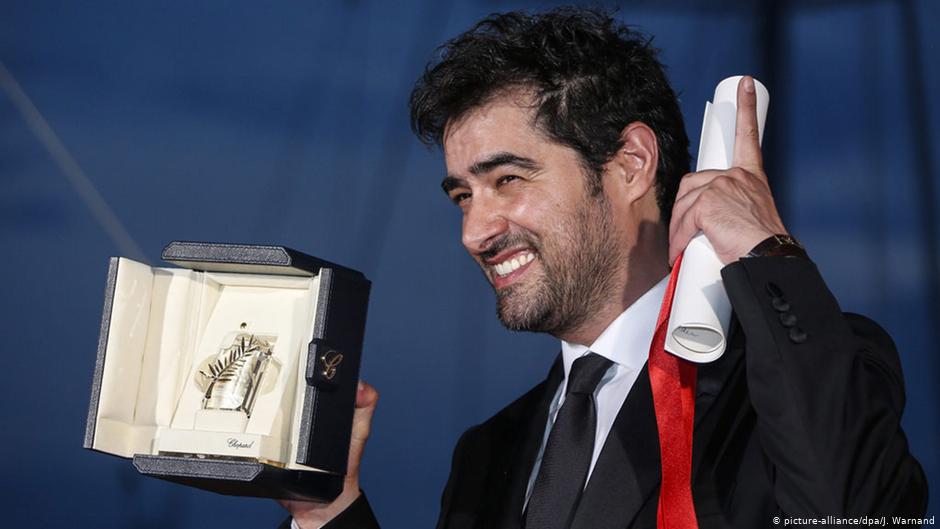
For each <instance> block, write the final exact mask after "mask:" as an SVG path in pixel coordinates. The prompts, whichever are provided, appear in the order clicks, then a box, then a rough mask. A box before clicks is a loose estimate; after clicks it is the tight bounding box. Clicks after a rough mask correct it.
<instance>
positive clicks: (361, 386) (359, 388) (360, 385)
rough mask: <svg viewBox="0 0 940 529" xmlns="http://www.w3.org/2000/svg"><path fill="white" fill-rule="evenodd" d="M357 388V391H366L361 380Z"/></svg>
mask: <svg viewBox="0 0 940 529" xmlns="http://www.w3.org/2000/svg"><path fill="white" fill-rule="evenodd" d="M357 388H358V389H357V391H362V390H364V389H366V387H365V386H363V385H362V381H361V380H360V381H359V385H358V386H357Z"/></svg>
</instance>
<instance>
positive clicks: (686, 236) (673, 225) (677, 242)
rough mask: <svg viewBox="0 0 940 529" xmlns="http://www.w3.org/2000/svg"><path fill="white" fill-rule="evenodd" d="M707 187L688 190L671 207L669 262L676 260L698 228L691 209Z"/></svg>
mask: <svg viewBox="0 0 940 529" xmlns="http://www.w3.org/2000/svg"><path fill="white" fill-rule="evenodd" d="M707 189H708V187H707V186H702V187H699V188H698V189H695V190H693V191H690V192H689V193H687V194H686V195H685V197H683V198H682V201H681V203H680V202H676V207H675V209H673V216H672V221H671V222H670V223H669V264H670V265H672V264H673V263H675V262H676V259H677V258H678V257H679V254H680V253H682V251H683V250H685V247H686V246H688V245H689V241H691V240H692V237H694V236H695V234H696V233H698V232H699V231H701V230H700V228H699V227H698V225H697V224H696V218H695V216H696V214H697V213H696V212H695V211H694V210H693V208H694V207H695V204H696V202H698V200H699V198H700V197H701V196H702V194H703V193H704V192H705V191H706V190H707Z"/></svg>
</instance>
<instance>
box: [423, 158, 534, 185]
mask: <svg viewBox="0 0 940 529" xmlns="http://www.w3.org/2000/svg"><path fill="white" fill-rule="evenodd" d="M503 165H513V166H516V167H519V168H522V169H527V170H529V171H535V170H537V169H541V168H542V166H541V165H539V164H538V162H536V161H535V160H533V159H531V158H526V157H525V156H519V155H516V154H512V153H511V152H498V153H495V154H493V155H490V156H489V157H487V158H485V159H483V160H480V161H479V162H477V163H475V164H473V165H471V166H470V174H472V175H480V174H483V173H488V172H490V171H492V170H493V169H496V168H497V167H500V166H503ZM467 186H468V184H467V181H466V180H465V179H463V178H460V177H459V176H454V175H447V176H446V177H445V178H444V180H442V181H441V189H443V190H444V192H445V193H450V191H451V190H452V189H454V188H457V187H467Z"/></svg>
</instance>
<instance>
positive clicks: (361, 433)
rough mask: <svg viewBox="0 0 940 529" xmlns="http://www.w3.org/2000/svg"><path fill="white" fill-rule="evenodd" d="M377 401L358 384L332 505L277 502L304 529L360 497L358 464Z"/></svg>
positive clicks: (376, 396)
mask: <svg viewBox="0 0 940 529" xmlns="http://www.w3.org/2000/svg"><path fill="white" fill-rule="evenodd" d="M378 401H379V393H378V392H377V391H376V390H375V388H373V387H372V386H370V385H369V384H366V383H365V382H362V381H360V382H359V389H358V391H357V392H356V411H355V413H354V415H353V425H352V436H351V438H350V441H349V463H348V465H347V468H346V480H345V483H344V485H343V492H341V493H340V495H339V496H337V497H336V499H335V500H333V502H332V503H314V502H309V501H292V500H278V503H280V504H281V506H282V507H284V508H285V509H287V510H288V511H290V514H291V516H293V517H294V521H295V522H297V525H299V526H300V527H302V528H303V529H318V528H319V527H322V526H323V524H325V523H327V522H329V521H330V520H332V519H333V518H335V517H336V516H337V515H338V514H339V513H341V512H343V511H344V510H346V508H347V507H349V506H350V505H352V503H353V502H354V501H356V498H358V497H359V495H360V494H361V492H360V490H359V463H360V461H362V451H363V450H364V449H365V446H366V439H368V438H369V430H370V429H371V427H372V414H373V413H374V412H375V405H376V404H377V403H378Z"/></svg>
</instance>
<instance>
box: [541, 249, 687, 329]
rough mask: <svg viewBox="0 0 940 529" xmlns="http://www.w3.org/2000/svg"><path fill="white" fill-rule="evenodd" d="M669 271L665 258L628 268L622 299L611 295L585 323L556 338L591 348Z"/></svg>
mask: <svg viewBox="0 0 940 529" xmlns="http://www.w3.org/2000/svg"><path fill="white" fill-rule="evenodd" d="M669 270H670V268H669V265H668V263H667V262H666V260H665V259H663V260H662V261H661V262H659V263H651V264H650V265H648V266H643V267H637V268H635V269H631V270H630V278H629V280H628V281H627V282H626V284H625V285H624V288H623V290H622V291H621V292H622V295H621V296H619V297H613V296H612V297H611V298H610V299H609V300H607V301H606V302H603V303H601V304H599V305H598V306H596V308H595V310H594V311H593V312H592V314H591V317H590V318H588V320H587V321H585V323H584V324H582V325H580V326H578V328H576V329H572V330H571V331H569V332H565V333H561V334H559V335H557V336H556V337H557V338H559V339H561V340H564V341H566V342H568V343H575V344H581V345H586V346H590V345H591V344H592V343H594V341H595V340H597V337H598V336H600V335H601V333H602V332H604V329H606V328H607V327H609V326H610V324H611V323H612V322H613V321H614V320H615V319H617V317H618V316H620V315H621V314H622V313H623V311H625V310H627V308H628V307H630V305H633V303H634V302H635V301H636V300H637V299H639V298H640V296H642V295H643V294H645V293H646V292H647V291H648V290H649V289H651V288H653V286H655V285H656V283H658V282H659V281H660V280H661V279H662V278H663V277H665V276H666V274H668V273H669Z"/></svg>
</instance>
